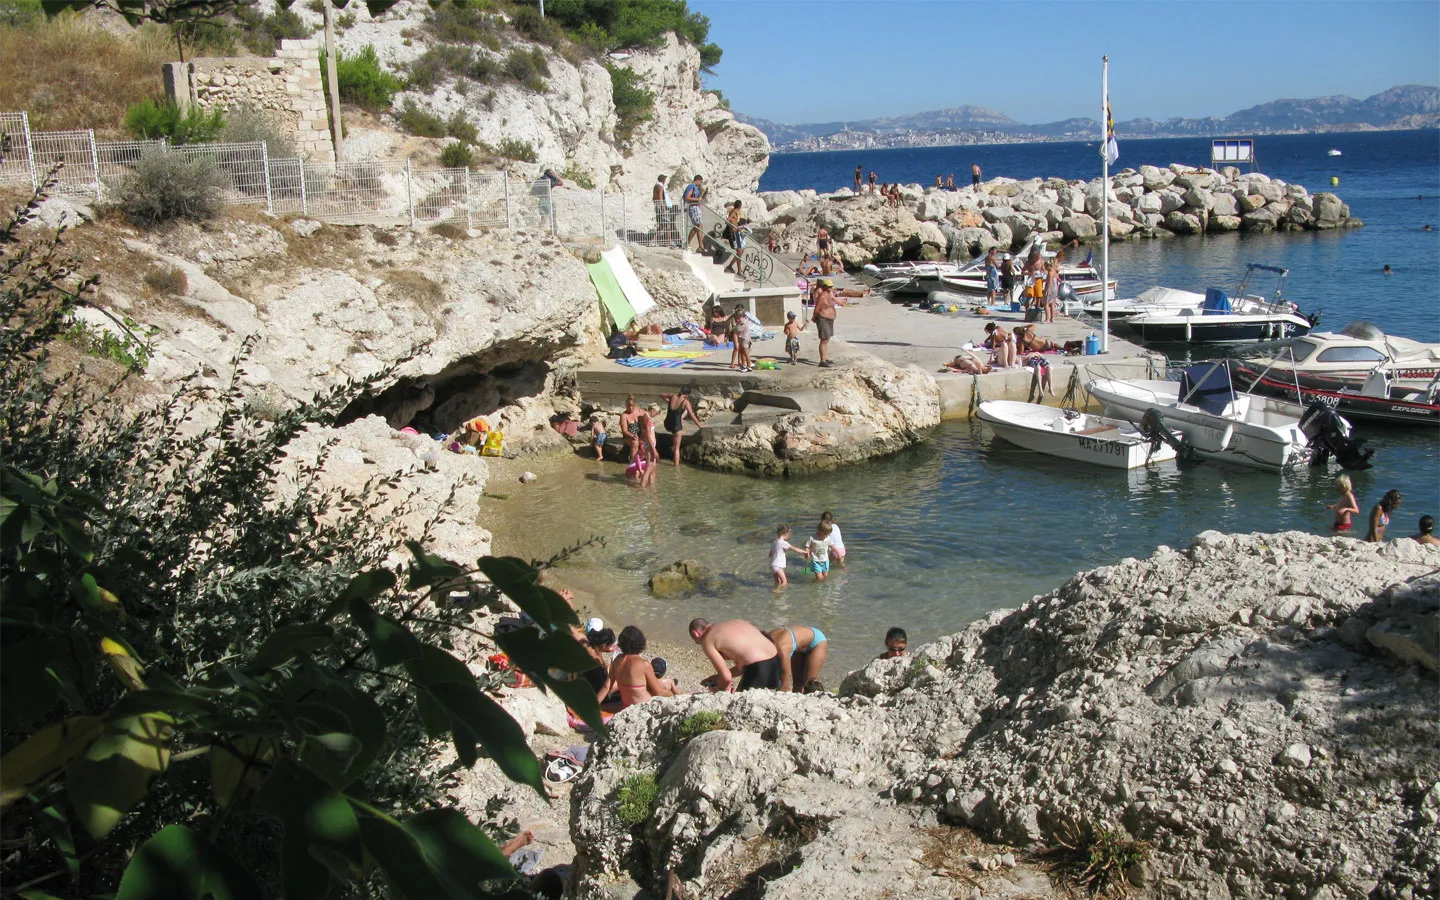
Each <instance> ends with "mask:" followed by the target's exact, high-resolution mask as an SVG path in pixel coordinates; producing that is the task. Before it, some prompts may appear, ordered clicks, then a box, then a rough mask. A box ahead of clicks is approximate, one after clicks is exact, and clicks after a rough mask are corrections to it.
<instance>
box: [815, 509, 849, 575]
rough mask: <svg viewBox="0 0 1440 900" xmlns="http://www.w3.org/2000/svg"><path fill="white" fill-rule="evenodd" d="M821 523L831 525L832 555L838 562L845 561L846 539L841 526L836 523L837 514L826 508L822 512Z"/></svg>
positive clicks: (842, 562) (842, 563)
mask: <svg viewBox="0 0 1440 900" xmlns="http://www.w3.org/2000/svg"><path fill="white" fill-rule="evenodd" d="M820 524H821V525H829V526H830V555H831V556H833V557H834V558H835V561H836V562H837V563H840V564H841V565H844V563H845V539H844V538H842V537H841V536H840V526H839V525H836V524H835V514H834V513H832V512H831V511H830V510H828V509H827V510H825V511H824V512H822V513H821V514H820Z"/></svg>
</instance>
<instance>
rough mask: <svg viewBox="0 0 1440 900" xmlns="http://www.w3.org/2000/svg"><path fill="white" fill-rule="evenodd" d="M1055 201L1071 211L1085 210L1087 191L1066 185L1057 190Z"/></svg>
mask: <svg viewBox="0 0 1440 900" xmlns="http://www.w3.org/2000/svg"><path fill="white" fill-rule="evenodd" d="M1056 195H1057V196H1056V198H1055V202H1056V203H1058V204H1060V206H1061V207H1063V208H1064V209H1067V210H1069V211H1070V212H1084V211H1085V192H1084V191H1083V190H1081V189H1080V188H1076V187H1071V186H1070V185H1066V186H1065V187H1063V188H1060V189H1059V190H1058V191H1056Z"/></svg>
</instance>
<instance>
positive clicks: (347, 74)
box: [320, 44, 405, 112]
mask: <svg viewBox="0 0 1440 900" xmlns="http://www.w3.org/2000/svg"><path fill="white" fill-rule="evenodd" d="M329 73H330V68H329V66H328V65H327V64H326V60H325V53H324V52H323V51H322V52H321V53H320V77H321V81H322V82H323V83H324V86H325V90H326V91H327V94H328V91H329V78H330V74H329ZM335 77H336V80H338V81H339V84H340V100H341V102H342V103H353V104H355V105H356V106H358V107H360V108H362V109H367V110H369V111H370V112H383V111H384V110H387V109H389V108H390V103H391V101H392V100H394V98H395V95H396V94H398V93H400V92H401V91H403V90H404V89H405V81H404V80H403V79H402V78H400V77H399V76H397V75H394V74H392V73H391V72H387V71H386V70H385V67H384V66H382V65H381V64H380V57H379V56H377V55H375V48H374V47H373V46H371V45H370V44H366V45H365V49H363V50H361V51H360V52H359V53H355V54H353V55H347V54H346V53H345V51H343V50H341V51H340V53H339V55H338V56H336V57H335Z"/></svg>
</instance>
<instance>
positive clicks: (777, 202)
mask: <svg viewBox="0 0 1440 900" xmlns="http://www.w3.org/2000/svg"><path fill="white" fill-rule="evenodd" d="M757 196H758V197H759V198H760V199H761V200H763V201H764V202H765V209H766V210H772V209H780V208H781V207H785V206H799V205H800V204H801V203H804V202H805V201H804V200H803V199H801V197H800V194H799V192H798V191H761V192H760V193H759V194H758V195H757Z"/></svg>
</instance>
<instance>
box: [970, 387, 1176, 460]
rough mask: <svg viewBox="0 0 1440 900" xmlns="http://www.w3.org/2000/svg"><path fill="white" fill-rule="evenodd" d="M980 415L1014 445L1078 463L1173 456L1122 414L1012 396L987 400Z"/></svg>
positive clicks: (1166, 448)
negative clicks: (1098, 412) (1091, 412)
mask: <svg viewBox="0 0 1440 900" xmlns="http://www.w3.org/2000/svg"><path fill="white" fill-rule="evenodd" d="M979 415H980V418H981V419H982V420H984V421H986V422H988V423H990V427H991V428H994V429H995V433H996V434H998V435H999V436H1000V437H1002V438H1004V439H1005V440H1007V441H1009V442H1010V443H1012V444H1015V445H1016V446H1019V447H1024V448H1025V449H1026V450H1034V451H1035V452H1036V453H1045V454H1048V455H1050V456H1058V457H1060V458H1061V459H1073V460H1075V461H1076V462H1085V463H1093V464H1094V465H1097V466H1105V467H1107V468H1111V469H1137V468H1139V467H1141V466H1143V465H1145V464H1146V463H1151V462H1164V461H1166V460H1169V459H1174V458H1175V449H1174V448H1173V447H1170V446H1168V445H1166V444H1161V445H1160V446H1159V448H1158V449H1153V450H1152V449H1151V446H1150V441H1149V440H1147V439H1146V438H1145V436H1144V435H1142V434H1141V433H1140V431H1139V430H1138V429H1137V428H1136V427H1135V426H1134V425H1131V424H1130V423H1129V422H1126V421H1125V420H1123V419H1106V418H1102V417H1100V416H1092V415H1089V414H1087V413H1082V412H1076V411H1075V410H1073V409H1056V408H1054V407H1053V406H1041V405H1040V404H1038V403H1020V402H1018V401H1015V400H986V401H984V402H983V403H981V404H980V413H979Z"/></svg>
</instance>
